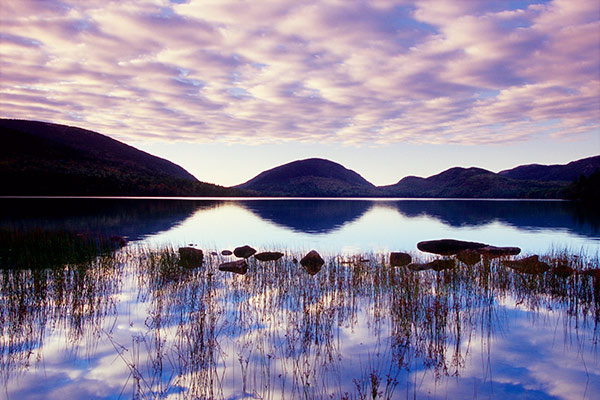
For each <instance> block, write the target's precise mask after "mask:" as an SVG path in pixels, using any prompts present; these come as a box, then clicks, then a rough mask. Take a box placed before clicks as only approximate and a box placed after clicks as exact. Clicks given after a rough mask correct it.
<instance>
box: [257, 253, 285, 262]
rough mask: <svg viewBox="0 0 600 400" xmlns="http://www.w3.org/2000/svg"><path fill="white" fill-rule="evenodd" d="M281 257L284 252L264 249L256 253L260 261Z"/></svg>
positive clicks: (274, 259)
mask: <svg viewBox="0 0 600 400" xmlns="http://www.w3.org/2000/svg"><path fill="white" fill-rule="evenodd" d="M281 257H283V253H280V252H278V251H264V252H262V253H256V254H255V255H254V258H256V259H257V260H258V261H277V260H279V259H280V258H281Z"/></svg>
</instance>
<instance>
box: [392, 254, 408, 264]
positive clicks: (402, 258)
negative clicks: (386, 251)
mask: <svg viewBox="0 0 600 400" xmlns="http://www.w3.org/2000/svg"><path fill="white" fill-rule="evenodd" d="M411 261H412V257H411V256H410V254H408V253H390V265H391V266H392V267H403V266H405V265H408V264H410V263H411Z"/></svg>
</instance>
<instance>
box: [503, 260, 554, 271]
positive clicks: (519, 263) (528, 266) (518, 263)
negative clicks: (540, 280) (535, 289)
mask: <svg viewBox="0 0 600 400" xmlns="http://www.w3.org/2000/svg"><path fill="white" fill-rule="evenodd" d="M504 265H506V266H507V267H509V268H512V269H514V270H515V271H517V272H521V273H524V274H535V275H537V274H543V273H544V272H546V271H548V270H549V269H550V266H549V265H548V264H546V263H545V262H543V261H540V259H539V256H538V255H533V256H530V257H525V258H522V259H520V260H507V261H505V262H504Z"/></svg>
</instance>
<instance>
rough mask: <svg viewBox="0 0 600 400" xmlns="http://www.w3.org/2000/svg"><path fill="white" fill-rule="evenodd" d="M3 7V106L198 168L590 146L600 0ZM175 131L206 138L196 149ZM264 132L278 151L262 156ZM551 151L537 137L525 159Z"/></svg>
mask: <svg viewBox="0 0 600 400" xmlns="http://www.w3.org/2000/svg"><path fill="white" fill-rule="evenodd" d="M0 7H1V14H0V18H1V21H0V24H1V25H0V29H1V31H0V40H1V42H0V114H1V115H2V117H10V118H23V119H34V120H44V121H51V122H57V123H64V124H68V125H75V126H79V127H83V128H87V129H91V130H94V131H97V132H101V133H104V134H107V135H109V136H112V137H115V138H117V139H119V140H122V141H125V142H127V143H132V144H134V145H136V146H138V147H141V148H145V149H147V150H149V151H150V152H152V153H154V154H157V153H159V154H158V155H162V156H165V157H167V158H169V159H171V160H172V161H174V162H177V163H180V164H182V165H183V166H184V167H186V168H187V169H188V170H190V172H192V173H194V174H195V175H196V176H197V177H198V178H199V179H201V180H207V181H214V182H216V183H221V184H235V183H241V181H243V180H245V179H249V178H250V177H251V176H241V175H238V176H236V177H234V176H226V174H221V175H219V174H216V173H215V174H212V175H211V173H210V172H208V171H207V169H210V168H209V163H214V161H215V157H219V158H221V159H222V158H226V157H228V156H229V157H233V158H238V156H239V157H241V159H240V162H241V161H244V162H245V163H248V162H249V161H250V157H251V158H253V159H258V160H259V161H257V162H254V163H252V165H255V166H256V170H257V172H259V171H260V170H261V169H264V167H272V166H275V165H277V164H278V163H280V161H281V162H287V161H291V160H293V159H296V158H303V156H311V155H315V156H325V157H329V158H331V159H333V160H334V161H338V162H342V163H343V164H344V165H346V166H347V167H349V168H353V169H356V170H357V171H358V172H361V173H363V175H365V177H366V178H367V179H369V178H370V180H372V181H373V182H374V183H376V184H384V183H392V182H393V181H395V180H398V179H400V178H401V177H402V176H403V175H405V174H408V173H411V174H418V172H420V171H422V172H423V173H424V174H427V173H429V172H431V173H435V172H439V171H440V169H439V167H442V166H443V165H442V164H439V165H435V166H434V167H432V168H435V169H437V171H428V170H426V169H421V170H418V169H415V168H413V169H410V168H406V169H404V170H402V171H401V169H402V168H401V167H400V166H399V165H398V166H397V167H396V170H395V171H394V172H393V174H392V175H395V176H396V178H394V179H392V175H390V176H389V177H383V176H382V175H381V174H378V173H377V172H376V171H373V172H371V174H372V176H368V174H369V172H365V168H367V164H368V163H367V161H364V162H363V164H364V165H363V164H361V162H355V163H354V165H352V161H351V160H356V158H357V157H356V155H357V154H363V155H367V156H368V157H376V158H380V159H387V158H386V157H388V158H389V159H390V160H392V159H395V158H394V157H393V156H392V155H391V152H393V151H396V152H401V153H402V152H404V151H407V150H414V149H415V148H419V149H420V150H415V152H416V153H419V152H421V153H419V154H425V153H426V152H430V151H431V152H433V154H435V152H436V151H437V152H440V154H442V153H441V152H442V151H445V152H450V153H452V156H453V157H454V158H455V159H456V158H457V157H459V156H460V155H463V156H464V158H466V159H467V161H465V162H470V163H472V164H479V165H478V166H482V167H488V168H490V169H493V168H497V169H498V168H510V167H512V166H514V165H516V164H514V165H513V162H514V163H519V162H520V160H519V159H518V158H514V157H512V158H511V157H509V156H506V157H504V158H505V160H506V161H505V162H506V163H507V164H506V165H504V164H502V163H501V162H499V161H498V162H496V163H494V162H493V161H488V164H486V163H485V162H484V160H481V161H478V160H479V159H478V158H476V157H475V156H474V154H480V155H481V154H485V153H486V152H492V150H493V149H494V148H495V149H496V150H495V152H494V154H498V153H502V152H507V151H508V149H509V148H510V147H511V146H523V148H527V146H530V147H531V146H532V144H533V143H537V144H539V147H540V152H554V153H556V149H557V148H564V149H565V153H564V154H563V156H564V157H574V156H579V155H581V156H587V155H593V154H597V153H599V152H600V144H599V143H600V142H599V139H598V137H599V136H600V2H598V1H597V0H577V1H573V0H553V1H477V0H464V1H458V0H452V1H442V0H428V1H408V0H401V1H392V0H371V1H352V0H320V1H297V0H289V1H288V0H277V1H267V0H261V1H228V0H206V1H194V0H190V1H187V2H186V1H182V0H178V1H172V0H135V1H134V0H132V1H124V0H120V1H106V0H97V1H96V0H86V1H75V0H73V1H54V0H43V1H42V0H39V1H32V0H16V1H2V2H1V3H0ZM565 143H566V144H565ZM178 144H179V145H178ZM182 144H184V145H186V146H187V149H188V151H189V149H197V150H198V151H202V149H204V150H205V151H206V150H207V149H208V150H209V153H210V154H208V155H206V157H204V158H205V164H203V163H202V161H199V160H196V161H193V160H194V156H193V155H192V154H188V153H186V151H185V150H184V149H183V148H182V147H181V145H182ZM317 144H318V145H319V146H320V147H318V148H319V149H320V150H319V151H320V152H321V154H315V152H314V151H313V150H314V149H315V148H316V147H315V146H316V145H317ZM190 146H191V147H190ZM264 146H267V147H268V148H269V151H270V152H271V154H272V152H273V151H275V152H276V153H277V154H278V156H276V157H273V158H272V160H268V157H265V156H264V155H263V153H262V152H263V151H265V150H264V149H265V147H264ZM269 146H270V147H269ZM403 146H404V147H403ZM456 146H458V147H456ZM478 146H481V147H478ZM490 146H496V147H490ZM530 147H529V148H530ZM217 149H225V150H227V152H226V151H225V150H222V151H221V153H219V151H217ZM294 149H296V152H294ZM327 149H329V150H327ZM339 149H346V150H345V151H341V150H339ZM377 149H379V150H377ZM383 149H387V150H383ZM478 149H479V150H478ZM490 149H492V150H490ZM586 149H587V150H586ZM385 151H388V152H390V153H385ZM586 151H587V153H588V154H585V152H586ZM285 152H288V154H284V153H285ZM569 152H570V153H569ZM317 153H318V151H317ZM416 153H414V154H416ZM178 154H179V155H180V159H177V155H178ZM341 154H344V155H343V156H342V155H341ZM490 154H491V153H490ZM244 157H248V159H244ZM440 157H441V158H443V157H442V156H440ZM555 157H558V158H556V162H567V161H569V159H564V160H563V159H560V155H556V156H555ZM196 158H198V157H196ZM408 160H410V158H408ZM415 160H416V159H415ZM415 160H412V161H413V162H414V161H415ZM552 160H554V159H551V158H549V157H548V156H547V155H542V154H541V153H540V155H539V156H538V157H537V158H536V157H534V156H531V157H530V159H529V162H548V161H549V162H552ZM459 161H460V160H457V162H455V163H454V164H453V165H460V164H461V162H459ZM376 162H377V160H371V163H376ZM449 162H450V161H449ZM526 162H527V161H526ZM348 163H350V164H351V165H347V164H348ZM433 164H435V162H434V163H433ZM448 166H452V165H448ZM387 167H388V168H389V165H388V166H387ZM236 168H237V167H236ZM251 170H252V168H246V169H245V172H248V173H250V171H251ZM253 172H254V171H252V173H253ZM250 175H251V174H250ZM236 180H237V181H236ZM378 180H379V181H378Z"/></svg>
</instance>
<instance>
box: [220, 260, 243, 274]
mask: <svg viewBox="0 0 600 400" xmlns="http://www.w3.org/2000/svg"><path fill="white" fill-rule="evenodd" d="M219 270H220V271H226V272H235V273H236V274H240V275H244V274H245V273H246V272H248V263H247V262H246V260H236V261H231V262H226V263H223V264H221V265H219Z"/></svg>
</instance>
